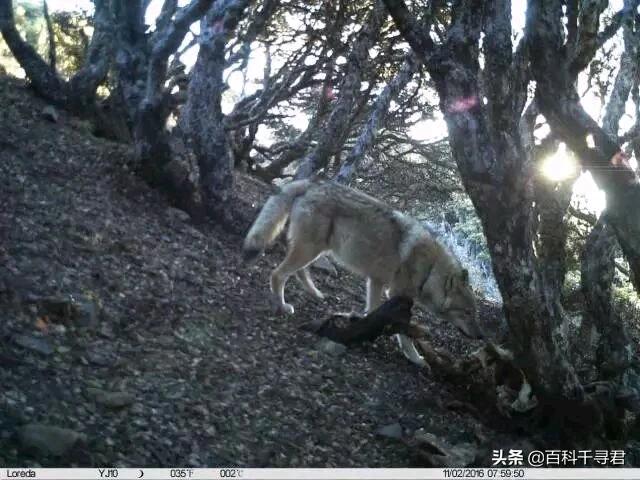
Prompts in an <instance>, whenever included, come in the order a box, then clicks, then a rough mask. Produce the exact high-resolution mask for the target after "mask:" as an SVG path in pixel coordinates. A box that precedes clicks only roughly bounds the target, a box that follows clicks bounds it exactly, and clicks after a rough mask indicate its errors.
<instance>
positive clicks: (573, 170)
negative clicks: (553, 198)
mask: <svg viewBox="0 0 640 480" xmlns="http://www.w3.org/2000/svg"><path fill="white" fill-rule="evenodd" d="M578 171H579V170H578V164H577V163H576V161H575V160H574V159H573V157H572V156H571V154H570V153H569V152H567V147H566V145H565V144H564V143H561V144H560V145H559V146H558V150H557V151H556V153H554V154H553V155H551V156H549V157H547V158H546V159H545V160H544V161H543V162H542V174H543V175H544V176H545V177H547V178H548V179H549V180H551V181H553V182H562V181H563V180H567V179H568V178H571V177H575V176H577V174H578Z"/></svg>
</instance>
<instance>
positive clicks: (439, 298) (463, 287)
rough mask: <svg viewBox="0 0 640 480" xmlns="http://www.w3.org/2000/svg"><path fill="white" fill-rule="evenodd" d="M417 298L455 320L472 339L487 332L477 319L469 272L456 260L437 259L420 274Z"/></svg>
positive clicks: (444, 316) (457, 325)
mask: <svg viewBox="0 0 640 480" xmlns="http://www.w3.org/2000/svg"><path fill="white" fill-rule="evenodd" d="M418 282H419V283H418V284H417V286H418V292H417V296H416V300H417V301H418V302H419V303H421V304H423V305H424V306H426V307H427V308H428V309H429V310H431V311H432V312H433V313H434V314H436V315H437V316H439V317H441V318H443V319H445V320H447V321H449V322H451V323H452V324H453V325H455V326H456V327H457V328H458V329H460V331H462V333H464V334H465V335H466V336H468V337H470V338H482V337H483V336H484V335H483V333H482V329H481V328H480V326H479V325H478V322H477V319H476V301H475V296H474V294H473V290H472V289H471V285H470V284H469V272H468V271H467V270H466V269H464V268H461V267H460V266H459V265H458V264H457V263H456V262H450V261H440V262H438V261H436V264H435V265H431V266H430V267H429V268H427V269H425V270H423V271H422V272H421V273H420V274H419V280H418Z"/></svg>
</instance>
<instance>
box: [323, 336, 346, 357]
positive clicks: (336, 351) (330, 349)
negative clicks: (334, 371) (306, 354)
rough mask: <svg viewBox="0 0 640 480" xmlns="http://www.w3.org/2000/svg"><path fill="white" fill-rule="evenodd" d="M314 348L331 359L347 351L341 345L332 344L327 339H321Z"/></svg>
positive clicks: (332, 342)
mask: <svg viewBox="0 0 640 480" xmlns="http://www.w3.org/2000/svg"><path fill="white" fill-rule="evenodd" d="M316 348H317V349H318V350H320V351H322V352H324V353H328V354H329V355H331V356H333V357H339V356H340V355H342V354H343V353H344V352H346V351H347V347H346V346H344V345H343V344H341V343H337V342H334V341H332V340H329V339H328V338H321V339H320V340H319V341H318V343H317V344H316Z"/></svg>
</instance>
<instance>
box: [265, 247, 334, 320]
mask: <svg viewBox="0 0 640 480" xmlns="http://www.w3.org/2000/svg"><path fill="white" fill-rule="evenodd" d="M320 253H322V249H320V248H317V247H315V246H314V245H313V244H311V243H303V242H295V241H294V242H293V243H292V244H291V246H290V247H289V251H288V252H287V256H286V257H285V259H284V260H283V261H282V263H281V264H280V265H278V267H277V268H276V269H275V270H274V271H273V273H272V274H271V292H272V293H273V296H274V300H275V302H276V307H277V308H278V309H279V310H281V311H284V312H285V313H288V314H292V313H293V312H294V309H293V306H292V305H289V304H288V303H286V302H285V301H284V285H285V283H286V282H287V279H288V278H289V277H290V276H291V275H292V274H294V273H295V272H297V271H298V270H300V269H301V268H303V267H305V266H307V265H308V264H309V263H311V262H312V261H314V260H315V259H316V257H317V256H318V255H320ZM312 285H313V284H312ZM314 288H315V286H314ZM316 290H317V289H316ZM318 293H319V292H318Z"/></svg>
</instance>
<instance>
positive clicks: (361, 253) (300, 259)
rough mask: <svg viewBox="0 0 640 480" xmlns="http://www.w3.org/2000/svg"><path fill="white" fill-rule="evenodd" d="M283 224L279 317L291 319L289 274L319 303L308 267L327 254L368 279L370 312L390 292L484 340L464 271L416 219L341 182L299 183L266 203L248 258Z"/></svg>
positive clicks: (275, 275) (410, 351) (248, 243)
mask: <svg viewBox="0 0 640 480" xmlns="http://www.w3.org/2000/svg"><path fill="white" fill-rule="evenodd" d="M287 219H290V221H289V230H288V244H289V247H288V251H287V254H286V257H285V259H284V260H283V261H282V263H281V264H280V265H278V267H276V269H275V270H274V271H273V272H272V274H271V292H272V297H273V302H274V304H275V306H276V308H277V309H278V310H280V311H282V312H285V313H288V314H293V312H294V308H293V306H292V305H290V304H288V303H287V302H286V301H285V298H284V287H285V283H286V281H287V279H288V278H289V277H290V276H291V275H294V274H295V275H296V277H297V279H298V280H299V281H300V283H301V285H302V287H303V288H304V289H305V290H306V291H307V292H308V293H310V294H311V295H312V296H314V297H315V298H318V299H323V298H324V295H323V294H322V293H321V292H320V291H319V290H318V288H317V287H316V286H315V284H314V283H313V280H312V278H311V275H310V273H309V268H308V267H309V265H310V264H311V263H312V262H313V261H314V260H315V259H317V258H318V257H320V256H321V255H323V254H326V253H331V255H332V256H333V257H334V258H335V259H336V260H337V261H338V262H339V263H341V264H342V265H344V266H345V267H346V268H347V269H348V270H350V271H351V272H353V273H355V274H357V275H361V276H363V277H365V278H366V279H367V295H366V311H367V312H370V311H372V310H373V309H375V308H376V307H377V306H378V305H380V303H381V302H382V294H383V291H384V290H385V289H388V292H387V293H388V294H389V296H391V297H393V296H396V295H404V296H409V297H411V298H413V299H414V300H416V301H417V302H418V303H420V304H421V305H423V306H424V307H426V308H427V309H428V310H430V311H431V312H432V313H433V314H435V315H436V316H439V317H442V318H444V319H445V320H448V321H450V322H451V323H452V324H453V325H455V326H456V327H458V328H459V329H460V330H461V331H462V332H463V333H464V334H465V335H467V336H468V337H471V338H480V337H481V336H482V334H481V330H480V327H479V326H478V323H477V321H476V306H475V299H474V295H473V291H472V290H471V287H470V285H469V274H468V271H467V270H466V269H464V268H463V267H462V266H461V265H460V262H459V261H458V260H457V259H456V258H455V257H454V256H453V255H452V254H451V253H450V252H449V251H448V250H447V249H446V248H445V247H444V246H443V245H442V244H440V243H439V242H438V241H437V240H436V239H435V238H434V236H433V235H432V234H431V233H430V232H429V231H428V230H427V229H426V228H425V227H424V226H422V225H421V224H420V223H419V222H418V221H417V220H415V219H412V218H410V217H408V216H406V215H404V214H402V213H400V212H398V211H396V210H393V209H391V208H390V207H388V206H387V205H385V204H384V203H382V202H380V201H379V200H377V199H375V198H373V197H371V196H369V195H366V194H364V193H362V192H359V191H357V190H355V189H352V188H349V187H346V186H343V185H340V184H338V183H335V182H331V181H322V180H317V179H313V180H310V179H307V180H298V181H294V182H291V183H289V184H287V185H285V186H283V187H282V188H281V190H280V192H279V193H277V194H275V195H273V196H271V197H270V198H269V199H268V200H267V202H266V203H265V205H264V207H263V208H262V210H261V211H260V214H259V215H258V217H257V218H256V220H255V221H254V223H253V225H252V226H251V228H250V230H249V232H248V234H247V237H246V238H245V241H244V246H243V251H244V257H245V259H246V260H247V261H251V260H253V259H255V258H257V257H258V256H259V255H261V254H262V252H264V250H265V249H266V248H267V247H268V246H269V245H270V244H271V243H273V242H274V241H275V239H276V238H277V237H278V235H279V234H280V233H281V232H282V230H283V229H284V227H285V225H286V222H287ZM399 342H400V346H401V347H402V350H403V352H404V353H405V355H406V356H407V358H409V359H410V360H412V361H414V362H416V363H420V364H422V363H423V362H424V360H422V358H421V357H420V355H419V354H418V353H417V351H416V349H415V346H414V345H413V343H412V342H411V341H410V339H409V338H408V337H405V336H403V335H400V336H399Z"/></svg>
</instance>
